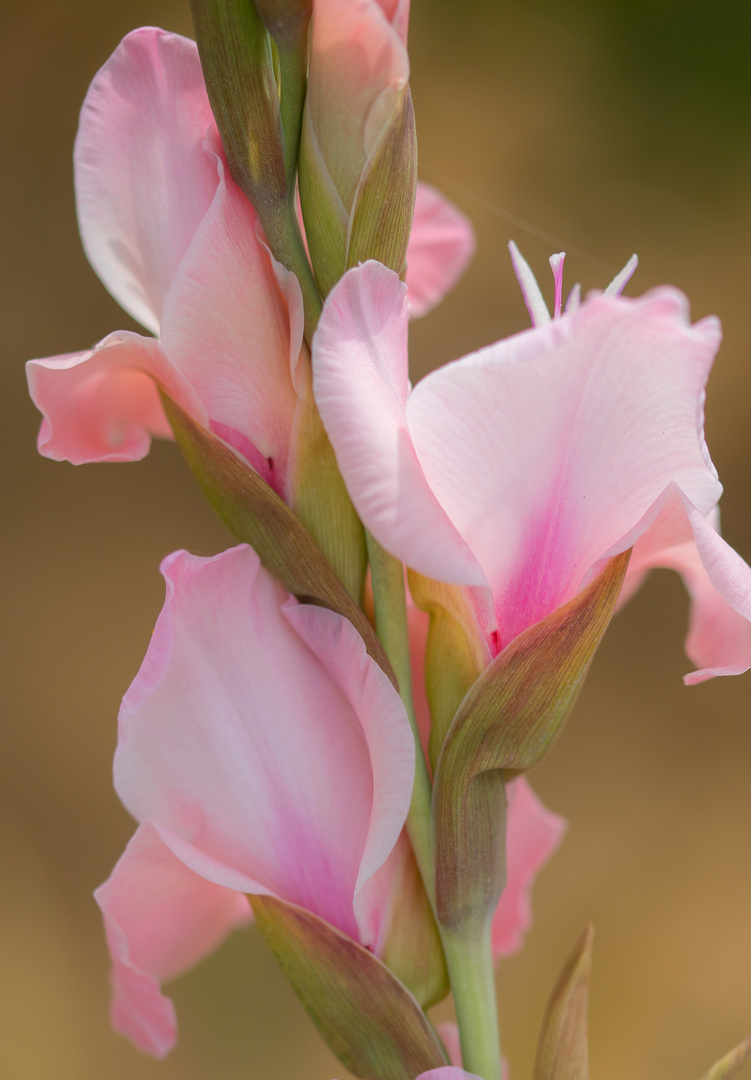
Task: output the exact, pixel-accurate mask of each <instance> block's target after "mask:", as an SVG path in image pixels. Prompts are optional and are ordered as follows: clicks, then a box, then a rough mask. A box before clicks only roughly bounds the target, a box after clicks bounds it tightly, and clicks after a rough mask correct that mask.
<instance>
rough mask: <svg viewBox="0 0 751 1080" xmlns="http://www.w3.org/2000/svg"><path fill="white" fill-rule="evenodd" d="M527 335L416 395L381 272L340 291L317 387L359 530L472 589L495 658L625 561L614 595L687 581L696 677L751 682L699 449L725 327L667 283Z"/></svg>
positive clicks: (712, 479)
mask: <svg viewBox="0 0 751 1080" xmlns="http://www.w3.org/2000/svg"><path fill="white" fill-rule="evenodd" d="M560 269H561V267H560V262H556V264H555V266H554V270H555V272H556V273H557V274H559V273H560ZM557 291H558V290H557ZM615 291H616V292H617V283H616V289H615ZM538 292H539V290H538ZM527 295H529V290H527ZM543 306H544V305H543ZM530 310H531V309H530ZM559 310H560V309H559V308H558V309H557V311H556V315H558V313H559ZM546 314H547V312H546ZM537 321H538V325H536V326H535V327H534V328H533V329H532V330H528V331H525V332H523V333H520V334H517V335H515V336H513V337H511V338H508V339H506V340H505V341H500V342H497V343H496V344H494V345H490V346H488V347H487V348H485V349H481V350H480V351H479V352H476V353H473V354H472V355H470V356H465V357H463V358H462V359H461V360H458V361H456V362H454V363H452V364H448V365H446V366H445V367H443V368H440V369H439V370H437V371H434V372H432V373H431V374H429V375H428V376H426V378H424V379H423V380H422V381H421V382H420V383H419V384H418V385H417V386H416V387H415V388H414V390H412V389H411V388H410V385H409V380H408V375H407V302H406V296H405V288H404V286H403V285H402V284H401V283H400V282H399V279H398V278H397V276H396V275H395V274H393V273H391V271H389V270H387V269H385V268H384V267H382V266H380V265H378V264H376V263H372V262H370V263H366V264H364V265H363V266H360V267H356V268H355V269H353V270H351V271H349V272H348V273H347V274H346V275H345V277H344V278H343V279H342V280H341V281H340V282H339V284H338V285H337V286H336V288H335V289H334V290H332V293H331V294H330V295H329V297H328V299H327V302H326V305H325V309H324V313H323V316H322V319H321V323H320V326H319V329H318V332H317V334H316V336H315V339H314V345H313V353H314V389H315V395H316V400H317V403H318V407H319V410H320V413H321V416H322V418H323V421H324V424H325V426H326V429H327V431H328V434H329V437H330V439H331V442H332V444H333V446H334V450H335V452H336V455H337V460H338V463H339V467H340V469H341V471H342V474H343V476H344V480H345V483H346V484H347V487H348V489H349V492H350V495H351V497H352V500H353V502H354V504H355V507H356V508H357V510H358V512H359V514H360V517H361V518H362V520H363V521H364V523H365V525H366V526H367V528H368V529H370V531H371V532H372V533H373V535H374V536H375V537H376V538H377V539H378V541H379V542H380V543H381V544H382V545H383V546H384V547H385V548H387V549H388V550H389V551H391V552H392V553H393V554H394V555H396V556H397V557H398V558H400V559H402V560H403V561H404V562H405V563H406V564H407V565H408V566H411V567H413V568H415V569H416V570H418V571H420V572H421V573H423V574H425V575H427V576H429V577H432V578H435V579H437V580H441V581H444V582H448V583H452V584H456V585H459V586H464V587H465V588H466V590H467V595H468V596H469V597H470V599H471V603H472V605H473V609H474V612H475V614H476V619H477V628H478V635H480V636H481V638H482V640H483V641H484V642H485V643H486V648H487V657H488V660H490V659H491V657H492V656H493V655H495V654H496V653H497V652H498V651H499V650H500V649H502V648H503V647H504V646H505V645H507V644H508V642H510V641H511V640H512V639H513V638H514V637H515V636H516V635H517V634H519V633H521V632H522V631H523V630H525V629H526V628H527V627H529V626H531V625H532V624H534V623H536V622H537V621H538V620H540V619H542V618H544V617H545V616H546V615H548V614H549V613H550V612H552V611H554V610H555V609H556V608H557V607H558V606H559V605H560V604H563V603H565V602H566V601H567V600H569V599H570V598H571V597H573V596H574V595H576V593H577V592H578V591H579V590H580V589H581V588H582V587H583V586H584V585H586V584H587V583H588V582H589V581H591V580H592V579H593V577H594V576H595V575H596V574H597V573H598V571H599V569H600V568H601V567H602V565H603V563H604V562H605V560H607V559H609V558H610V557H612V556H614V555H616V554H618V553H619V552H622V551H624V550H626V549H628V548H633V554H632V557H631V563H630V567H629V572H628V577H627V580H626V588H625V594H628V593H629V592H630V591H632V590H633V588H635V587H636V585H637V584H638V582H639V581H640V580H641V578H642V577H643V575H644V573H645V571H646V570H648V569H649V568H650V567H653V566H669V567H673V568H675V569H677V570H679V571H680V572H681V573H682V574H683V575H684V578H685V580H686V583H687V585H688V588H689V591H690V593H691V596H692V600H693V607H692V616H691V630H690V633H689V637H688V640H687V651H688V653H689V656H690V657H691V659H692V660H693V661H694V663H695V664H696V665H697V666H698V667H699V668H700V669H701V670H699V671H697V672H694V673H693V674H691V675H689V676H687V681H689V682H696V681H699V680H702V679H706V678H709V677H711V676H713V675H720V674H735V673H739V672H741V671H745V670H746V669H747V668H748V667H749V666H751V627H750V625H749V620H751V569H750V568H749V567H748V566H747V565H746V563H745V562H743V560H742V559H741V558H740V557H739V556H738V555H737V554H736V553H735V552H734V551H733V550H732V549H731V548H730V547H729V546H728V545H727V544H726V543H725V542H724V540H722V538H721V537H720V535H719V533H718V531H717V519H716V506H717V502H718V500H719V497H720V494H721V490H722V489H721V486H720V483H719V481H718V479H717V474H716V472H715V470H714V467H713V466H712V463H711V461H710V458H709V454H708V451H707V448H706V445H705V442H704V435H703V402H704V387H705V384H706V380H707V376H708V374H709V369H710V366H711V364H712V360H713V358H714V355H715V353H716V351H717V348H718V345H719V341H720V327H719V323H718V322H717V320H716V319H714V318H708V319H703V320H701V321H700V322H698V323H696V324H694V325H691V323H690V322H689V319H688V307H687V302H686V299H685V297H684V296H683V295H682V294H681V293H679V292H678V291H677V290H675V289H672V288H667V287H665V288H661V289H655V290H653V291H652V292H649V293H647V294H646V295H645V296H643V297H641V298H639V299H626V298H623V297H619V296H617V295H601V294H596V293H593V294H591V295H590V296H589V297H588V298H587V299H586V300H585V301H584V302H583V303H581V304H580V305H578V303H577V296H576V295H575V296H574V297H573V299H572V302H571V303H570V305H569V311H568V312H567V313H566V314H564V315H562V316H560V317H557V318H554V319H552V320H551V319H550V316H549V315H548V316H547V320H546V319H545V318H544V316H543V317H541V318H540V319H538V320H537Z"/></svg>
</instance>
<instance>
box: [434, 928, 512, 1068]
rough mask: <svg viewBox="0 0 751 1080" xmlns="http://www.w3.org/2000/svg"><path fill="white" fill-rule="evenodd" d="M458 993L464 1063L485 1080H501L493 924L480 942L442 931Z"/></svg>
mask: <svg viewBox="0 0 751 1080" xmlns="http://www.w3.org/2000/svg"><path fill="white" fill-rule="evenodd" d="M441 940H442V942H443V952H444V955H445V957H446V965H447V967H448V972H449V980H450V982H451V992H452V993H453V995H454V1007H455V1009H456V1020H457V1023H458V1025H459V1038H460V1040H461V1047H462V1065H463V1067H464V1068H465V1069H466V1071H467V1072H469V1073H474V1074H475V1075H476V1076H481V1077H483V1080H501V1039H500V1033H499V1030H498V1011H497V1006H496V997H495V976H494V971H493V953H492V949H491V945H490V925H488V926H487V927H486V928H485V929H484V930H483V932H482V934H480V935H479V936H478V938H477V940H476V941H471V940H470V941H468V940H467V936H466V935H465V934H462V935H461V936H456V937H455V936H454V935H452V933H451V931H450V930H446V929H445V928H444V929H442V931H441Z"/></svg>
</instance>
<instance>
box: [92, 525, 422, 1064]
mask: <svg viewBox="0 0 751 1080" xmlns="http://www.w3.org/2000/svg"><path fill="white" fill-rule="evenodd" d="M162 570H163V573H164V576H165V578H166V581H167V600H166V603H165V606H164V609H163V611H162V613H161V615H160V616H159V619H158V621H157V624H156V628H155V630H154V635H153V638H152V640H151V644H150V646H149V650H148V653H147V655H146V659H145V660H144V663H143V666H142V667H141V670H140V672H139V674H138V676H137V677H136V679H135V681H134V683H133V684H132V686H131V687H130V689H129V691H128V693H127V694H126V696H125V698H124V700H123V705H122V709H121V712H120V721H119V740H118V747H117V752H116V755H115V787H116V789H117V792H118V794H119V795H120V798H121V799H122V801H123V803H124V804H125V806H126V807H127V809H128V810H129V811H130V812H131V813H132V814H133V816H134V817H135V818H136V820H137V821H138V822H139V823H140V824H139V827H138V830H137V832H136V834H135V836H134V837H133V839H132V840H131V842H130V844H129V845H128V847H127V849H126V851H125V853H124V855H123V856H122V858H121V859H120V861H119V862H118V864H117V866H116V867H115V870H114V872H113V874H112V876H111V877H110V878H109V880H108V881H107V882H105V884H104V885H102V886H101V887H100V888H99V889H98V890H97V893H96V896H97V900H98V902H99V905H100V907H101V908H102V911H103V914H104V919H105V927H106V933H107V940H108V943H109V947H110V952H111V955H112V961H113V990H114V995H113V1005H112V1017H113V1024H114V1026H115V1027H116V1028H117V1029H118V1030H119V1031H121V1032H122V1033H124V1034H126V1035H128V1036H130V1038H131V1039H133V1041H134V1042H135V1043H136V1044H137V1045H138V1046H139V1047H140V1048H141V1049H143V1050H146V1051H147V1052H149V1053H152V1054H155V1055H157V1056H163V1055H164V1054H165V1053H167V1051H168V1050H169V1049H170V1048H171V1046H172V1045H173V1043H174V1040H175V1034H176V1027H175V1019H174V1010H173V1007H172V1004H171V1002H170V1001H169V1000H168V999H167V998H165V997H164V996H163V995H162V994H161V991H160V989H159V981H160V980H162V979H168V978H172V977H173V976H175V975H177V974H179V973H180V972H182V971H184V970H186V969H187V968H188V967H190V966H192V965H193V964H194V963H196V962H197V961H198V960H199V959H200V958H201V957H202V956H204V955H205V954H206V953H207V952H208V951H210V950H211V949H212V948H214V946H215V945H216V944H217V943H218V941H219V940H221V938H222V937H223V936H224V935H225V934H226V933H227V932H228V930H230V929H231V928H232V927H233V926H237V925H239V924H241V923H243V922H246V921H247V920H248V918H249V917H250V912H249V906H248V900H247V894H251V895H253V894H256V895H264V894H265V895H271V896H276V897H278V898H280V899H282V900H284V901H286V902H288V903H291V904H295V905H297V906H298V907H302V908H305V909H306V910H308V911H311V912H312V913H313V914H315V915H317V916H319V917H320V918H321V919H324V920H325V921H326V922H328V923H330V924H331V925H332V926H334V927H336V928H337V929H339V930H341V931H343V932H344V933H345V934H348V935H349V936H350V937H352V938H354V939H355V940H356V941H358V942H359V943H361V944H363V945H365V946H366V947H368V948H370V949H372V950H373V951H374V952H376V953H378V951H379V947H380V945H381V944H382V942H381V932H382V929H383V926H382V924H383V922H384V918H385V914H386V909H387V901H388V889H389V873H388V859H389V856H390V855H391V853H392V851H393V850H394V848H395V845H396V844H397V841H398V839H399V837H400V834H401V832H402V828H403V826H404V822H405V819H406V816H407V811H408V809H409V804H410V798H411V793H412V782H413V776H414V743H413V737H412V733H411V730H410V726H409V721H408V720H407V716H406V713H405V711H404V707H403V705H402V702H401V699H400V698H399V696H398V694H397V693H396V691H395V690H394V688H393V686H392V684H391V682H390V681H389V679H388V678H387V677H386V676H385V675H384V673H383V672H382V671H381V669H380V668H379V667H378V666H377V665H376V664H375V663H374V662H373V661H372V660H371V659H370V657H369V656H368V655H367V653H366V652H365V648H364V646H363V643H362V640H361V639H360V637H359V635H358V634H357V632H356V631H355V630H354V628H353V627H352V626H351V624H350V623H349V622H347V620H346V619H343V618H342V617H341V616H339V615H336V614H334V613H333V612H331V611H327V610H324V609H322V608H316V607H313V606H310V605H301V604H298V603H297V601H295V600H294V599H292V598H291V597H289V596H288V594H287V593H285V592H284V590H283V589H282V588H281V586H279V585H278V584H277V583H276V582H275V581H274V580H273V578H272V577H271V576H270V575H269V574H268V573H267V572H266V571H265V570H263V569H262V568H261V566H260V563H259V560H258V557H257V556H256V554H255V553H254V552H253V551H252V550H251V549H250V548H248V547H246V546H241V547H238V548H234V549H231V550H230V551H226V552H224V554H222V555H218V556H216V557H215V558H212V559H199V558H195V557H193V556H191V555H188V554H187V553H185V552H177V553H176V554H174V555H171V556H170V557H169V558H168V559H166V560H165V562H164V564H163V567H162Z"/></svg>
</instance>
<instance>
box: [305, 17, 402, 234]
mask: <svg viewBox="0 0 751 1080" xmlns="http://www.w3.org/2000/svg"><path fill="white" fill-rule="evenodd" d="M408 13H409V5H408V4H406V3H404V2H402V3H394V2H393V0H388V2H387V0H383V3H378V2H377V0H316V5H315V12H314V15H313V29H312V36H311V54H310V76H309V82H308V97H307V100H306V110H307V111H308V114H309V118H310V122H311V124H312V127H313V131H314V133H315V139H316V142H317V144H318V147H319V149H320V152H321V154H322V157H323V160H324V162H325V163H326V168H327V169H328V172H329V174H330V176H331V177H332V179H333V182H334V185H335V187H336V189H337V191H338V193H339V197H340V198H341V200H342V203H343V205H344V208H345V211H346V213H349V212H350V210H351V209H352V204H353V200H354V196H355V191H356V189H357V185H358V182H359V180H360V175H361V173H362V170H363V167H364V165H365V161H366V159H367V157H368V155H369V154H370V153H371V151H372V149H373V146H374V145H375V143H376V141H377V139H378V136H379V135H380V133H381V131H382V129H383V127H384V124H386V123H387V122H388V120H389V119H390V117H391V116H392V114H393V110H394V108H395V106H396V103H397V101H398V97H399V95H400V94H401V92H402V91H403V90H404V87H405V86H406V85H407V81H408V79H409V60H408V58H407V51H406V48H405V45H404V41H405V40H406V29H407V16H408ZM392 19H393V20H394V23H393V25H392V22H391V20H392Z"/></svg>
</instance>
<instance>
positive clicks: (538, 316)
mask: <svg viewBox="0 0 751 1080" xmlns="http://www.w3.org/2000/svg"><path fill="white" fill-rule="evenodd" d="M508 249H509V251H510V253H511V262H512V264H513V267H514V273H515V274H516V280H517V281H518V282H519V288H520V289H521V291H522V296H523V297H524V303H525V304H526V305H527V311H528V312H529V317H530V318H531V320H532V325H533V326H543V325H544V324H545V323H549V322H550V312H549V311H548V306H547V304H546V303H545V300H544V298H543V295H542V293H541V291H540V286H539V285H538V284H537V281H536V279H535V275H534V274H533V273H532V270H531V267H530V265H529V263H528V262H527V260H526V259H525V258H524V256H523V255H522V253H521V252H520V251H519V248H518V247H517V246H516V244H515V243H514V241H513V240H509V245H508Z"/></svg>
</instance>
